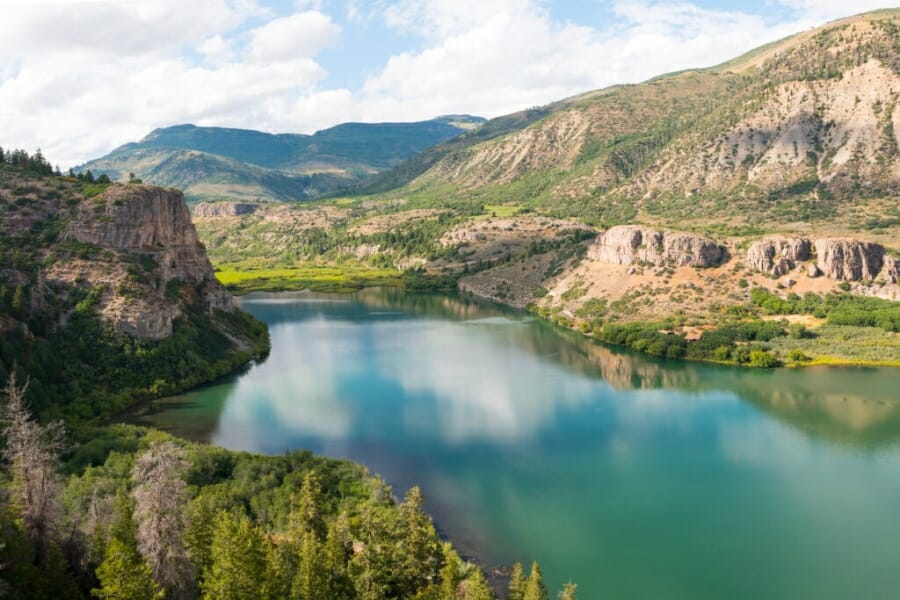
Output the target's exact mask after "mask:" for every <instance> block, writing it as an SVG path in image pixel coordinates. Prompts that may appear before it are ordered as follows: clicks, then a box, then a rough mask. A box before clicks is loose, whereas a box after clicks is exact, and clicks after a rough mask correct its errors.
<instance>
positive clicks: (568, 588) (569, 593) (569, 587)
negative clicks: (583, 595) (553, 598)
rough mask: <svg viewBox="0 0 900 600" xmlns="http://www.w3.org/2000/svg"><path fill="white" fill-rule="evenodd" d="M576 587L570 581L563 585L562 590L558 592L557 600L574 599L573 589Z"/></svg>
mask: <svg viewBox="0 0 900 600" xmlns="http://www.w3.org/2000/svg"><path fill="white" fill-rule="evenodd" d="M577 589H578V586H577V585H575V584H574V583H572V582H571V581H570V582H569V583H567V584H566V585H564V586H563V589H562V591H561V592H560V593H559V600H576V595H575V591H576V590H577Z"/></svg>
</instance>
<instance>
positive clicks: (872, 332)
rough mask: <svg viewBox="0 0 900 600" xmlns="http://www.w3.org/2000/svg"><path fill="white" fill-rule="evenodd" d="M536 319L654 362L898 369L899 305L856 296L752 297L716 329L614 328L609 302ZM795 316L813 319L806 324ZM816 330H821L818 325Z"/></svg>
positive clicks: (678, 323)
mask: <svg viewBox="0 0 900 600" xmlns="http://www.w3.org/2000/svg"><path fill="white" fill-rule="evenodd" d="M536 312H537V313H538V314H539V315H540V316H541V317H543V318H546V319H548V320H551V321H553V322H555V323H557V324H558V325H561V326H564V327H569V328H573V329H577V330H578V331H580V332H582V333H584V334H587V335H590V336H592V337H594V338H595V339H598V340H600V341H603V342H606V343H609V344H614V345H618V346H625V347H628V348H630V349H632V350H635V351H637V352H642V353H644V354H648V355H650V356H653V357H658V358H669V359H688V360H700V361H708V362H717V363H726V364H736V365H742V366H749V367H757V368H771V367H776V366H812V365H872V366H900V359H897V358H894V357H897V356H900V336H898V335H897V333H898V331H900V303H897V302H891V301H889V300H882V299H879V298H866V297H860V296H854V295H851V294H846V293H841V294H834V293H832V294H826V295H819V294H813V293H809V294H805V295H804V296H802V297H801V296H799V295H797V294H789V295H788V296H787V297H786V298H782V297H781V296H778V295H777V294H774V293H772V292H770V291H768V290H766V289H764V288H754V289H752V290H751V291H750V302H749V303H748V304H747V305H744V306H741V305H737V306H733V307H730V308H728V309H727V310H726V311H725V313H724V314H723V315H721V316H720V317H719V319H718V322H717V323H716V324H714V325H710V326H707V327H694V328H693V329H694V335H693V336H692V337H691V338H690V339H688V333H687V329H686V327H685V325H686V323H685V320H684V319H683V318H679V317H672V318H669V319H666V320H662V321H658V322H652V323H647V322H618V321H615V320H610V318H609V315H608V312H607V305H606V303H605V302H593V303H590V304H589V305H588V306H587V308H585V309H584V310H582V311H579V313H578V315H577V316H576V318H574V319H573V318H569V317H567V316H565V315H563V314H562V313H561V311H559V310H553V309H547V308H539V309H536ZM797 315H808V316H810V317H812V319H811V320H807V323H808V324H809V325H807V324H804V322H803V321H802V320H798V319H796V318H795V317H796V316H797ZM812 323H815V325H812Z"/></svg>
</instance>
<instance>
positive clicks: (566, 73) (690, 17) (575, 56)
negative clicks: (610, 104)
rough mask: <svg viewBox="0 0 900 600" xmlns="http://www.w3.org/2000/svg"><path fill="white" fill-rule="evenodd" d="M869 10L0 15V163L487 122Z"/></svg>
mask: <svg viewBox="0 0 900 600" xmlns="http://www.w3.org/2000/svg"><path fill="white" fill-rule="evenodd" d="M888 6H890V4H889V3H884V2H879V1H876V0H855V1H854V2H852V3H850V2H847V1H846V0H762V1H759V2H746V1H743V0H735V1H727V0H369V1H363V0H190V1H186V0H81V1H76V0H0V15H2V18H0V146H3V147H6V148H12V147H16V148H25V149H28V150H32V151H33V150H35V149H37V148H40V149H41V150H42V151H43V153H44V155H45V156H47V157H48V158H49V159H50V160H51V161H52V162H54V164H59V165H60V166H61V167H63V168H64V169H65V168H68V167H70V166H73V165H77V164H80V163H82V162H84V161H86V160H88V159H91V158H97V157H99V156H101V155H103V154H105V153H106V152H109V151H110V150H112V149H113V148H115V147H117V146H119V145H121V144H124V143H126V142H129V141H136V140H139V139H140V138H142V137H143V136H145V135H146V134H147V133H149V132H150V131H151V130H153V129H155V128H157V127H164V126H168V125H175V124H179V123H194V124H197V125H209V126H213V125H214V126H222V127H241V128H247V129H258V130H263V131H269V132H273V133H313V132H315V131H317V130H319V129H323V128H326V127H330V126H332V125H336V124H338V123H343V122H347V121H365V122H383V121H416V120H425V119H429V118H432V117H435V116H438V115H444V114H459V113H467V114H473V115H479V116H483V117H488V118H491V117H496V116H499V115H503V114H507V113H510V112H514V111H517V110H521V109H524V108H528V107H532V106H539V105H543V104H547V103H549V102H552V101H555V100H559V99H562V98H565V97H568V96H572V95H575V94H578V93H582V92H585V91H588V90H592V89H597V88H602V87H605V86H608V85H612V84H617V83H635V82H639V81H643V80H645V79H648V78H650V77H654V76H656V75H660V74H662V73H667V72H671V71H677V70H681V69H685V68H692V67H705V66H711V65H715V64H718V63H720V62H724V61H726V60H728V59H731V58H733V57H735V56H737V55H739V54H741V53H742V52H745V51H747V50H750V49H752V48H754V47H756V46H759V45H761V44H764V43H766V42H770V41H773V40H776V39H779V38H782V37H785V36H787V35H790V34H793V33H797V32H800V31H803V30H806V29H808V28H810V27H815V26H818V25H821V24H823V23H826V22H827V21H829V20H833V19H835V18H840V17H844V16H849V15H850V14H855V13H859V12H863V11H867V10H872V9H876V8H884V7H888Z"/></svg>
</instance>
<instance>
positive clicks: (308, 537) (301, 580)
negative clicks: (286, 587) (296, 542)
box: [291, 531, 332, 600]
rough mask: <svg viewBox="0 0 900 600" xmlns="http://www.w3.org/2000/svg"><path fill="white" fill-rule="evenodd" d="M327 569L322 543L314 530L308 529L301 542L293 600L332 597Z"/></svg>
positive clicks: (292, 588) (293, 586)
mask: <svg viewBox="0 0 900 600" xmlns="http://www.w3.org/2000/svg"><path fill="white" fill-rule="evenodd" d="M327 569H328V565H327V564H326V562H325V553H324V552H323V548H322V543H321V542H320V541H319V539H318V537H316V534H315V533H314V532H313V531H307V532H306V533H305V534H303V541H302V542H301V544H300V553H299V560H298V561H297V574H296V575H294V583H293V585H292V586H291V598H292V599H293V600H319V599H320V598H331V597H332V595H331V589H330V586H329V577H328V570H327Z"/></svg>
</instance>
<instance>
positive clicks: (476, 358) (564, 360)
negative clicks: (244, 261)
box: [132, 290, 900, 599]
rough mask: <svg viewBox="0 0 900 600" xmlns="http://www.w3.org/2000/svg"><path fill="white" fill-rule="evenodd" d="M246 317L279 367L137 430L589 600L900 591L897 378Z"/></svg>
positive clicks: (346, 318)
mask: <svg viewBox="0 0 900 600" xmlns="http://www.w3.org/2000/svg"><path fill="white" fill-rule="evenodd" d="M243 302H244V306H245V308H247V309H248V310H250V311H252V312H253V313H254V314H256V315H257V316H258V317H260V318H262V319H264V320H265V321H267V322H268V323H270V325H271V334H272V342H273V350H272V353H271V355H270V356H269V358H268V359H267V360H266V361H265V362H264V363H262V364H260V365H256V366H254V367H253V368H251V369H250V370H249V371H248V372H247V373H245V374H243V375H241V376H238V377H235V378H232V379H231V380H229V381H225V382H221V383H219V384H216V385H213V386H210V387H207V388H205V389H202V390H198V391H196V392H193V393H190V394H186V395H184V396H181V397H178V398H173V399H167V400H165V401H162V402H160V403H158V406H157V407H156V410H154V411H150V412H147V413H145V414H143V415H133V416H132V420H137V421H141V422H149V423H153V424H156V425H160V426H162V427H164V428H169V429H171V430H172V431H174V432H176V433H179V434H182V435H187V436H190V437H193V438H195V439H204V440H209V441H213V442H215V443H218V444H221V445H224V446H226V447H229V448H234V449H246V450H254V451H261V452H268V453H280V452H282V451H283V450H285V449H288V448H301V447H302V448H309V449H311V450H313V451H315V452H320V453H324V454H327V455H330V456H335V457H347V458H352V459H354V460H357V461H360V462H362V463H364V464H366V465H367V466H369V467H370V468H371V469H372V470H373V471H375V472H378V473H380V474H381V475H383V476H384V477H385V478H386V479H387V481H388V482H390V483H391V484H392V485H393V486H394V487H395V488H396V489H397V490H398V492H400V493H402V491H403V490H404V489H405V488H406V487H407V486H409V485H411V484H413V483H415V484H419V485H421V486H422V487H423V489H424V491H425V494H426V497H427V498H429V510H430V512H431V513H432V514H433V515H435V516H436V518H437V522H438V524H439V526H440V527H441V528H442V529H443V530H444V531H445V532H447V533H448V534H449V535H450V536H451V537H452V539H453V540H454V543H455V544H457V545H458V546H459V547H461V548H462V549H463V551H464V552H466V553H467V554H468V555H471V556H476V557H478V558H481V559H482V560H484V561H485V562H487V563H489V564H494V563H505V564H508V563H509V562H511V561H513V560H530V559H532V558H537V559H539V560H541V562H542V565H544V566H545V567H546V569H545V572H546V573H548V576H549V577H551V583H552V584H553V586H554V587H558V586H559V585H560V584H561V583H562V581H564V580H565V579H568V578H569V577H572V578H574V579H575V580H577V581H578V583H579V592H580V593H581V595H582V596H583V597H585V598H594V597H627V598H659V597H666V598H721V597H729V598H759V597H790V598H817V599H818V598H827V597H833V598H843V597H855V596H858V593H856V592H858V590H860V589H863V588H865V589H868V590H872V595H873V596H882V597H888V596H890V595H891V592H893V591H895V590H896V589H898V588H900V571H898V570H897V569H896V559H895V558H894V557H896V556H897V555H898V554H900V520H898V519H897V518H896V506H897V505H898V503H900V478H898V477H897V476H896V474H897V473H898V472H900V451H898V449H897V441H898V438H900V407H898V400H897V398H896V392H895V388H896V384H897V381H898V379H897V374H896V371H893V370H890V369H809V370H785V369H782V370H774V371H752V370H747V369H735V368H725V367H717V366H710V365H703V364H693V363H683V362H667V361H655V360H651V359H647V358H644V357H641V356H636V355H633V354H631V353H628V352H625V351H620V350H617V349H611V348H607V347H605V346H602V345H599V344H596V343H593V342H592V341H590V340H588V339H585V338H584V337H582V336H579V335H577V334H574V333H572V332H568V331H564V330H561V329H559V328H556V327H553V326H550V325H548V324H546V323H544V322H541V321H537V320H533V319H531V318H529V317H528V316H527V315H524V314H522V313H519V312H516V311H511V310H507V309H504V308H502V307H497V306H493V305H485V304H483V303H481V302H478V301H476V300H474V299H470V298H458V297H449V296H429V295H408V296H407V295H403V294H402V293H398V292H396V291H392V290H367V291H365V292H361V293H359V294H357V295H353V296H340V297H338V296H321V295H315V294H294V295H269V296H254V297H248V298H245V299H244V300H243ZM773 417H774V418H773ZM813 559H814V560H813Z"/></svg>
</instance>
